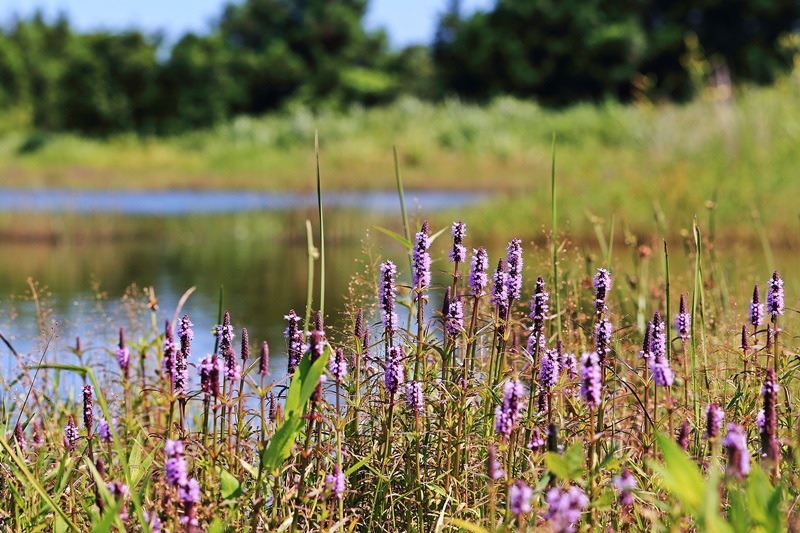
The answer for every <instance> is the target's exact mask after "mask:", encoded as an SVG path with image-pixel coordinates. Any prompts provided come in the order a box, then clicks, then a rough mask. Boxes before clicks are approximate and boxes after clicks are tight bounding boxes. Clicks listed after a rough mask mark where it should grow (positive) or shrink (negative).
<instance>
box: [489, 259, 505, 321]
mask: <svg viewBox="0 0 800 533" xmlns="http://www.w3.org/2000/svg"><path fill="white" fill-rule="evenodd" d="M507 276H508V274H507V273H506V263H505V261H504V260H503V259H500V260H499V261H498V262H497V268H496V269H495V271H494V273H493V274H492V299H491V302H492V304H494V305H499V306H503V305H505V304H506V302H508V290H507V287H506V277H507ZM501 316H502V315H501Z"/></svg>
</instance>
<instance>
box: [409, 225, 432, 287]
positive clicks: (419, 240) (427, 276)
mask: <svg viewBox="0 0 800 533" xmlns="http://www.w3.org/2000/svg"><path fill="white" fill-rule="evenodd" d="M430 245H431V239H430V237H429V236H428V221H427V220H426V221H425V222H423V223H422V227H421V228H420V230H419V231H418V232H417V233H416V234H415V235H414V249H413V250H412V251H411V263H412V265H413V268H412V271H411V273H412V282H413V283H414V288H416V289H418V290H420V291H421V290H422V289H425V288H427V287H428V286H429V285H430V284H431V254H429V253H428V248H430Z"/></svg>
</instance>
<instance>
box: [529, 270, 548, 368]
mask: <svg viewBox="0 0 800 533" xmlns="http://www.w3.org/2000/svg"><path fill="white" fill-rule="evenodd" d="M544 285H545V284H544V279H542V276H539V278H538V279H537V280H536V288H535V289H534V291H533V298H531V321H532V322H533V325H532V326H531V337H533V339H532V340H531V339H530V338H529V341H528V346H529V348H528V351H530V352H531V353H533V351H531V349H530V348H531V347H534V348H535V347H536V346H537V345H539V346H541V344H542V343H543V341H544V337H543V333H544V321H545V320H547V316H548V314H549V313H550V306H548V305H547V302H548V301H549V299H550V295H549V294H548V293H547V292H546V291H545V290H544Z"/></svg>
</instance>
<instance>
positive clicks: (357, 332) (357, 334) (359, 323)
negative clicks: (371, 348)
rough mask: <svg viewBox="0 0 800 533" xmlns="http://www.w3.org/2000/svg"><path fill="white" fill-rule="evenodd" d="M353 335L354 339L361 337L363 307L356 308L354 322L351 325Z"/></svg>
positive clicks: (362, 334) (362, 333)
mask: <svg viewBox="0 0 800 533" xmlns="http://www.w3.org/2000/svg"><path fill="white" fill-rule="evenodd" d="M353 336H354V337H355V338H356V339H359V340H361V337H363V336H364V309H362V308H359V309H358V315H356V324H355V327H353Z"/></svg>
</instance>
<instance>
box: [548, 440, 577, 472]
mask: <svg viewBox="0 0 800 533" xmlns="http://www.w3.org/2000/svg"><path fill="white" fill-rule="evenodd" d="M583 460H584V455H583V441H576V442H573V443H572V445H570V447H569V448H567V451H566V452H564V455H559V454H557V453H555V452H547V454H545V456H544V462H545V464H546V465H547V468H549V469H550V471H551V472H552V473H553V474H555V475H556V476H558V477H559V478H561V479H563V480H565V481H572V480H575V479H578V478H580V477H581V475H583V471H584V463H583Z"/></svg>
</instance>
